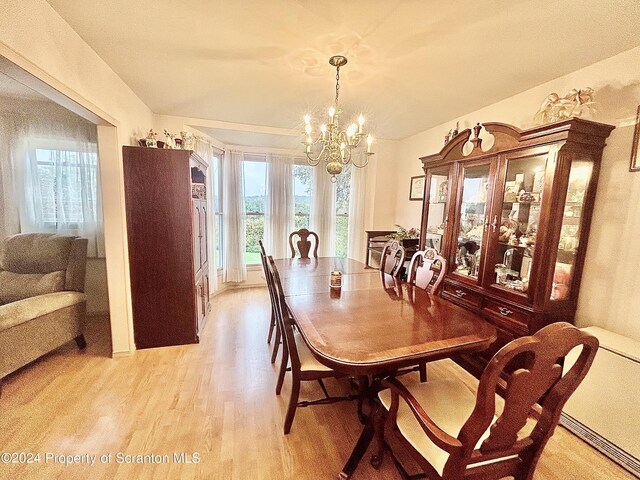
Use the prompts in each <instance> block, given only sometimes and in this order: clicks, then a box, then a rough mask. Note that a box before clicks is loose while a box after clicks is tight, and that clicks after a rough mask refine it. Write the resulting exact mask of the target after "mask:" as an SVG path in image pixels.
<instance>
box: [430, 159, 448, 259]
mask: <svg viewBox="0 0 640 480" xmlns="http://www.w3.org/2000/svg"><path fill="white" fill-rule="evenodd" d="M449 171H450V169H449V167H448V166H447V167H438V168H433V169H429V170H428V171H427V181H428V186H429V193H428V195H429V197H428V200H429V203H428V204H427V208H428V210H427V226H426V236H425V238H426V243H425V246H426V247H431V248H435V249H436V250H438V252H442V251H443V248H444V236H445V231H446V229H447V224H448V221H449V218H448V216H449V189H450V188H449V186H450V182H449V180H450V179H449Z"/></svg>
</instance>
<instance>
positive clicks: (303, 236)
mask: <svg viewBox="0 0 640 480" xmlns="http://www.w3.org/2000/svg"><path fill="white" fill-rule="evenodd" d="M296 235H297V236H298V237H299V238H300V240H298V241H297V242H296V245H297V246H298V251H299V252H300V258H309V252H310V251H311V241H310V240H309V237H313V238H314V239H315V246H314V248H313V256H314V257H315V258H318V243H319V240H318V234H317V233H316V232H312V231H310V230H307V229H306V228H301V229H300V230H296V231H295V232H291V234H290V235H289V248H290V249H291V258H295V257H296V250H295V248H294V246H293V237H294V236H296Z"/></svg>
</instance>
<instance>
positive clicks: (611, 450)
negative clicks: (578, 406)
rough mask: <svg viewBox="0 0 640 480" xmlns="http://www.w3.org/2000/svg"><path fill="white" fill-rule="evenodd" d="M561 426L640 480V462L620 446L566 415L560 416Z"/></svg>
mask: <svg viewBox="0 0 640 480" xmlns="http://www.w3.org/2000/svg"><path fill="white" fill-rule="evenodd" d="M560 425H562V426H564V427H566V428H567V429H568V430H569V431H571V432H572V433H574V434H575V435H577V436H578V437H580V438H581V439H583V440H584V441H585V442H587V443H588V444H589V445H591V446H592V447H593V448H595V449H596V450H598V451H600V452H602V453H603V454H604V455H606V456H607V457H609V458H610V459H611V460H613V461H614V462H616V463H617V464H618V465H620V466H621V467H622V468H624V469H625V470H627V471H629V473H631V474H633V475H635V476H636V477H638V478H640V460H639V459H637V458H635V457H634V456H633V455H631V454H630V453H628V452H625V451H624V450H622V449H621V448H618V446H616V445H614V444H613V443H611V442H610V441H609V440H607V439H606V438H604V437H603V436H601V435H599V434H598V433H596V432H594V431H593V430H591V429H590V428H589V427H587V426H586V425H583V424H582V423H580V422H578V421H577V420H575V419H574V418H572V417H570V416H569V415H567V414H566V413H563V414H562V415H560Z"/></svg>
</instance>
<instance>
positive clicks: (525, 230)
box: [420, 119, 614, 371]
mask: <svg viewBox="0 0 640 480" xmlns="http://www.w3.org/2000/svg"><path fill="white" fill-rule="evenodd" d="M613 128H614V127H613V126H610V125H604V124H600V123H595V122H591V121H587V120H581V119H568V120H564V121H561V122H556V123H553V124H548V125H544V126H540V127H535V128H532V129H529V130H525V131H522V130H519V129H518V128H515V127H512V126H509V125H505V124H501V123H485V124H483V125H480V124H478V125H476V126H475V127H474V128H473V129H472V130H471V129H467V130H465V131H463V132H460V133H459V134H458V135H456V136H455V137H454V138H452V139H451V140H450V141H449V142H448V143H447V144H446V145H445V146H444V148H443V149H442V150H441V151H440V152H439V153H437V154H434V155H430V156H426V157H422V158H421V159H420V160H421V161H422V163H423V169H424V171H425V175H426V177H425V193H426V194H425V198H424V201H423V213H422V225H421V239H420V246H421V247H425V246H432V247H435V248H436V249H438V250H439V251H440V252H441V254H442V255H443V256H444V257H445V258H446V259H447V260H448V264H449V266H450V267H449V271H448V272H447V275H446V277H445V280H444V288H443V290H442V296H443V297H444V298H446V299H448V300H450V301H452V302H454V303H457V304H459V305H462V306H464V307H467V308H469V309H471V310H474V311H477V312H480V313H482V314H483V316H484V317H485V318H487V319H488V320H489V321H490V322H491V323H493V324H494V325H495V326H496V328H497V329H498V333H499V335H498V336H499V339H498V341H497V342H496V343H495V344H494V345H492V347H491V348H490V349H489V350H487V351H486V352H483V354H481V355H479V356H475V357H473V358H472V357H468V358H462V359H460V361H461V363H463V364H465V366H467V367H468V368H469V369H471V370H472V371H480V369H481V368H482V367H483V366H484V363H486V361H487V359H489V358H491V356H492V355H493V354H494V353H495V351H497V349H499V348H500V347H501V346H502V345H504V344H505V343H506V342H508V341H510V340H512V339H514V338H516V337H518V336H522V335H527V334H531V333H534V332H536V331H537V330H539V329H540V328H542V327H543V326H545V325H547V324H549V323H551V322H554V321H568V322H573V319H574V315H575V311H576V305H577V299H578V292H579V289H580V277H581V274H582V268H583V264H584V260H585V253H586V247H587V240H588V236H589V226H590V222H591V214H592V210H593V203H594V199H595V194H596V184H597V180H598V170H599V165H600V159H601V157H602V150H603V148H604V146H605V139H606V138H607V137H608V136H609V134H610V132H611V130H613Z"/></svg>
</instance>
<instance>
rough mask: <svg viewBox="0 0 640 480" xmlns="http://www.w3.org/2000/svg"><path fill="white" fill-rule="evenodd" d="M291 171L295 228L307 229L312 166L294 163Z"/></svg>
mask: <svg viewBox="0 0 640 480" xmlns="http://www.w3.org/2000/svg"><path fill="white" fill-rule="evenodd" d="M292 172H293V197H294V198H293V203H294V211H295V223H294V225H295V229H296V230H300V229H301V228H307V229H308V228H309V214H310V212H311V185H312V175H313V167H312V166H310V165H294V166H293V169H292Z"/></svg>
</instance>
